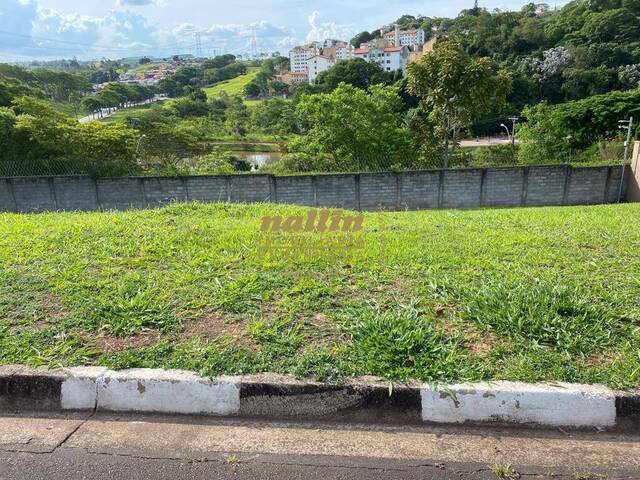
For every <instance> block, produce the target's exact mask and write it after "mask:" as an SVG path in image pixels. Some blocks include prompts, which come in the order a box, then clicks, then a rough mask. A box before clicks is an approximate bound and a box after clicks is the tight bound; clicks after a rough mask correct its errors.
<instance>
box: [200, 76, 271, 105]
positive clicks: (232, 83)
mask: <svg viewBox="0 0 640 480" xmlns="http://www.w3.org/2000/svg"><path fill="white" fill-rule="evenodd" d="M259 71H260V70H259V69H258V68H256V67H250V68H249V69H248V72H247V73H246V74H245V75H240V76H238V77H235V78H232V79H230V80H225V81H223V82H219V83H216V84H215V85H212V86H210V87H205V88H204V91H205V92H206V93H207V96H208V97H209V98H212V97H217V96H218V95H220V94H221V93H223V92H224V93H226V94H228V95H241V96H244V87H245V86H246V85H247V84H248V83H249V82H250V81H251V80H253V79H254V78H256V76H257V75H258V72H259ZM246 102H247V103H253V104H255V103H257V102H259V101H251V100H247V101H246Z"/></svg>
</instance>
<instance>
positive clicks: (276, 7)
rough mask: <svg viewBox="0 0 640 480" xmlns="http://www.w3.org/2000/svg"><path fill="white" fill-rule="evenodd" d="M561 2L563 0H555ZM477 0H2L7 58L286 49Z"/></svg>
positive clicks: (499, 3)
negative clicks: (198, 43)
mask: <svg viewBox="0 0 640 480" xmlns="http://www.w3.org/2000/svg"><path fill="white" fill-rule="evenodd" d="M525 3H527V2H526V1H517V0H486V1H482V0H481V1H480V5H481V6H484V7H487V8H489V9H493V8H500V9H501V10H516V9H519V8H520V7H521V6H522V5H524V4H525ZM549 3H550V4H551V5H562V4H563V3H566V2H565V1H563V0H559V1H557V2H555V3H554V2H549ZM472 6H473V1H472V0H429V1H413V0H400V1H395V2H393V1H388V0H387V1H383V0H367V2H349V1H337V0H322V1H318V0H307V1H293V0H270V1H269V0H258V1H239V0H225V1H218V0H209V1H207V0H101V1H87V0H84V1H83V0H0V61H24V60H32V59H44V58H70V57H72V56H77V57H78V58H80V59H89V58H101V57H108V58H120V57H124V56H137V55H153V56H167V55H170V54H174V53H195V44H196V40H195V39H196V32H198V33H200V38H201V44H202V51H203V53H205V54H207V55H212V54H214V53H229V52H230V53H236V54H243V53H246V52H248V50H249V45H250V44H251V39H252V36H253V32H255V38H256V42H257V45H258V49H259V50H264V51H268V52H273V51H281V52H286V51H287V50H288V49H289V48H290V47H291V46H293V45H295V44H299V43H302V42H305V41H309V40H321V39H324V38H343V39H348V38H350V37H351V36H353V35H354V34H355V33H357V32H360V31H362V30H371V29H374V28H376V27H379V26H380V25H383V24H387V23H390V22H392V21H393V20H394V19H396V18H397V17H399V16H400V15H402V14H413V15H416V14H423V15H427V16H449V17H451V16H455V15H456V14H457V13H458V12H459V11H460V10H461V9H463V8H470V7H472Z"/></svg>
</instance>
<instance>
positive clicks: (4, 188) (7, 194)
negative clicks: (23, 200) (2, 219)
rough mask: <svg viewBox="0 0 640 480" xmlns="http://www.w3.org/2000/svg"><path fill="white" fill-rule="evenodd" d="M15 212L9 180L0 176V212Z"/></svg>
mask: <svg viewBox="0 0 640 480" xmlns="http://www.w3.org/2000/svg"><path fill="white" fill-rule="evenodd" d="M3 211H4V212H15V211H16V202H15V201H14V200H13V191H12V186H11V180H9V179H8V178H0V212H3Z"/></svg>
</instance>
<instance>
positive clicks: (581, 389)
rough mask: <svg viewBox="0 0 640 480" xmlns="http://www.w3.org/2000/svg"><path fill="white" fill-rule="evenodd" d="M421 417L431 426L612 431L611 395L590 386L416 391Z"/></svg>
mask: <svg viewBox="0 0 640 480" xmlns="http://www.w3.org/2000/svg"><path fill="white" fill-rule="evenodd" d="M420 394H421V398H422V419H423V420H424V421H428V422H436V423H464V422H505V423H519V424H527V423H534V424H539V425H549V426H567V427H586V426H589V427H603V428H604V427H613V426H614V425H615V424H616V394H615V392H613V391H612V390H610V389H608V388H606V387H602V386H597V385H596V386H594V385H579V384H567V383H557V384H553V385H547V384H528V383H519V382H502V381H501V382H491V383H474V384H456V385H448V386H442V387H432V386H425V387H423V388H422V389H421V392H420Z"/></svg>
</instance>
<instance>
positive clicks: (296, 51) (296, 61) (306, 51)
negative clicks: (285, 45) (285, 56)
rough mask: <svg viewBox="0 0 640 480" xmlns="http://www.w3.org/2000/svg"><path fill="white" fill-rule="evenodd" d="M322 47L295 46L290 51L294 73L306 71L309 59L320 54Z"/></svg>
mask: <svg viewBox="0 0 640 480" xmlns="http://www.w3.org/2000/svg"><path fill="white" fill-rule="evenodd" d="M319 53H320V49H319V48H318V47H317V46H314V45H303V46H301V47H295V48H293V49H292V50H291V51H289V61H290V62H291V71H292V72H294V73H300V72H306V71H307V70H308V69H307V60H309V59H310V58H311V57H313V56H315V55H318V54H319Z"/></svg>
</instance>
